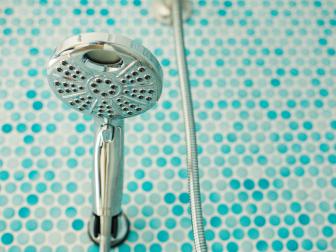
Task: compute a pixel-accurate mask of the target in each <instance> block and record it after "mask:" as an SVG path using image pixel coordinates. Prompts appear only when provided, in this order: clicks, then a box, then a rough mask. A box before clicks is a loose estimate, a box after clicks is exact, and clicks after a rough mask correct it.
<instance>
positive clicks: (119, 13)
mask: <svg viewBox="0 0 336 252" xmlns="http://www.w3.org/2000/svg"><path fill="white" fill-rule="evenodd" d="M0 2H1V9H0V32H1V36H0V107H1V113H0V123H1V125H0V129H1V132H0V159H1V160H0V251H1V252H2V251H9V252H17V251H24V252H34V251H43V252H49V251H56V252H63V251H71V252H76V251H90V252H92V251H98V249H97V247H96V246H94V245H92V243H91V242H90V241H89V239H88V236H87V232H86V227H87V223H86V222H87V220H88V217H89V215H90V204H91V203H90V202H91V197H90V193H91V186H90V172H91V167H92V151H93V149H92V146H93V135H94V123H93V119H92V118H91V117H88V116H83V115H81V114H80V113H77V112H74V111H73V110H71V109H70V108H68V107H65V106H64V105H63V104H62V103H61V102H60V101H59V100H58V99H57V98H56V97H55V96H54V95H53V94H52V93H51V91H50V89H49V87H48V84H47V81H46V71H45V67H46V64H47V62H48V58H49V57H50V56H51V54H52V52H53V48H55V46H57V45H58V44H59V43H60V42H61V41H62V40H63V39H64V38H65V37H68V36H71V35H73V34H79V33H81V32H90V31H103V32H111V33H117V34H123V35H125V36H128V37H131V38H136V39H138V40H139V41H141V42H143V44H144V45H146V46H147V47H148V48H149V49H151V50H152V51H153V52H154V54H155V55H156V57H157V58H158V59H159V61H160V62H161V64H162V66H163V69H164V74H165V82H164V90H163V95H162V99H161V100H160V102H159V104H158V106H157V107H156V109H152V110H150V111H148V112H146V113H145V114H143V115H141V116H138V117H135V118H132V119H127V121H126V147H125V155H126V158H125V168H126V169H125V173H126V176H125V194H124V197H123V205H124V206H123V208H124V210H125V212H126V213H127V215H128V216H129V218H130V220H131V222H132V227H131V228H132V230H131V233H130V236H129V237H128V240H127V241H126V243H125V244H123V245H122V246H121V247H120V248H119V249H118V250H117V251H137V252H138V251H152V252H158V251H191V250H192V237H191V225H190V220H189V216H188V195H187V193H186V190H187V187H186V183H187V180H186V176H187V175H186V169H185V159H184V154H185V147H184V140H183V121H182V115H181V108H180V98H179V90H178V81H177V74H178V73H177V69H176V64H175V55H174V48H173V42H172V32H171V30H170V28H169V27H167V26H162V25H161V24H159V23H157V22H156V20H155V19H154V18H153V17H152V15H151V11H150V1H139V0H134V1H126V0H120V1H117V0H115V1H114V0H107V1H103V0H93V1H87V0H81V1H77V0H76V1H72V0H63V1H61V0H48V1H47V0H40V1H37V0H1V1H0ZM335 7H336V5H335V1H332V0H325V1H313V0H311V1H308V0H302V1H290V0H284V1H278V0H276V1H257V0H249V1H243V0H238V1H229V0H225V1H222V0H221V1H219V0H212V1H205V0H203V1H194V13H193V17H192V19H191V20H189V21H188V23H187V24H186V26H185V30H186V31H185V33H186V42H187V47H188V62H189V67H190V74H191V79H192V83H191V85H192V91H193V95H194V103H195V115H196V118H197V130H198V138H199V139H198V141H199V153H200V167H201V177H202V181H201V185H202V190H203V200H204V202H203V203H204V214H205V218H206V237H207V240H208V244H209V248H210V251H215V252H218V251H230V252H235V251H248V252H249V251H335V250H336V239H335V238H334V232H335V225H336V213H335V208H336V201H335V197H336V193H335V187H336V178H335V167H336V165H335V164H336V154H335V153H336V152H335V151H336V140H335V138H336V116H335V111H336V110H335V107H336V100H335V95H336V86H335V80H336V77H335V75H336V68H335V65H336V61H335V53H336V52H335V44H336V37H335V26H336V19H335V13H336V8H335Z"/></svg>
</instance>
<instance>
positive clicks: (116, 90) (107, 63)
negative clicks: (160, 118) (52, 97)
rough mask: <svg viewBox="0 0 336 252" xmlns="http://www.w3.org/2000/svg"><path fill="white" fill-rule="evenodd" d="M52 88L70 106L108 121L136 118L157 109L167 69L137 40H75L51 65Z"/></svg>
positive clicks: (100, 37) (58, 51)
mask: <svg viewBox="0 0 336 252" xmlns="http://www.w3.org/2000/svg"><path fill="white" fill-rule="evenodd" d="M47 72H48V80H49V84H50V87H51V89H52V90H53V91H54V92H55V94H56V95H57V96H58V97H59V98H60V99H61V100H62V101H64V102H65V103H66V104H68V105H70V106H71V107H73V108H74V109H76V110H79V111H81V112H83V113H86V114H92V115H95V116H97V117H99V118H105V119H122V118H126V117H131V116H135V115H138V114H141V113H143V112H145V111H146V110H148V109H150V108H151V107H153V106H154V105H155V103H156V101H157V100H158V99H159V97H160V95H161V91H162V70H161V67H160V65H159V63H158V61H157V60H156V59H155V57H154V56H153V55H152V54H151V53H150V52H149V51H148V50H147V49H146V48H144V47H143V46H142V45H140V44H139V43H137V42H136V41H132V40H129V39H127V38H125V37H122V36H116V35H111V34H106V33H85V34H81V35H78V36H74V37H71V38H69V39H67V40H65V41H64V42H63V44H62V45H61V46H60V47H58V48H57V49H56V51H55V53H54V55H53V57H52V58H51V60H50V61H49V64H48V69H47Z"/></svg>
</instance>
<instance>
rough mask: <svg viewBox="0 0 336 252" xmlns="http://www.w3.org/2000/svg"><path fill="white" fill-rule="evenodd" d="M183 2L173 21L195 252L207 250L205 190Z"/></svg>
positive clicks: (175, 3) (177, 6) (174, 11)
mask: <svg viewBox="0 0 336 252" xmlns="http://www.w3.org/2000/svg"><path fill="white" fill-rule="evenodd" d="M181 2H182V1H180V0H173V3H172V21H173V29H174V38H175V47H176V58H177V66H178V71H179V82H180V91H181V101H182V111H183V117H184V123H185V135H186V147H187V170H188V190H189V198H190V210H191V211H190V212H191V221H192V230H193V235H194V243H195V251H197V252H205V251H207V246H206V241H205V237H204V227H203V216H202V202H201V191H200V184H199V169H198V157H197V142H196V130H195V119H194V113H193V103H192V96H191V90H190V81H189V73H188V68H187V63H186V55H185V44H184V35H183V19H182V3H181Z"/></svg>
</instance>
